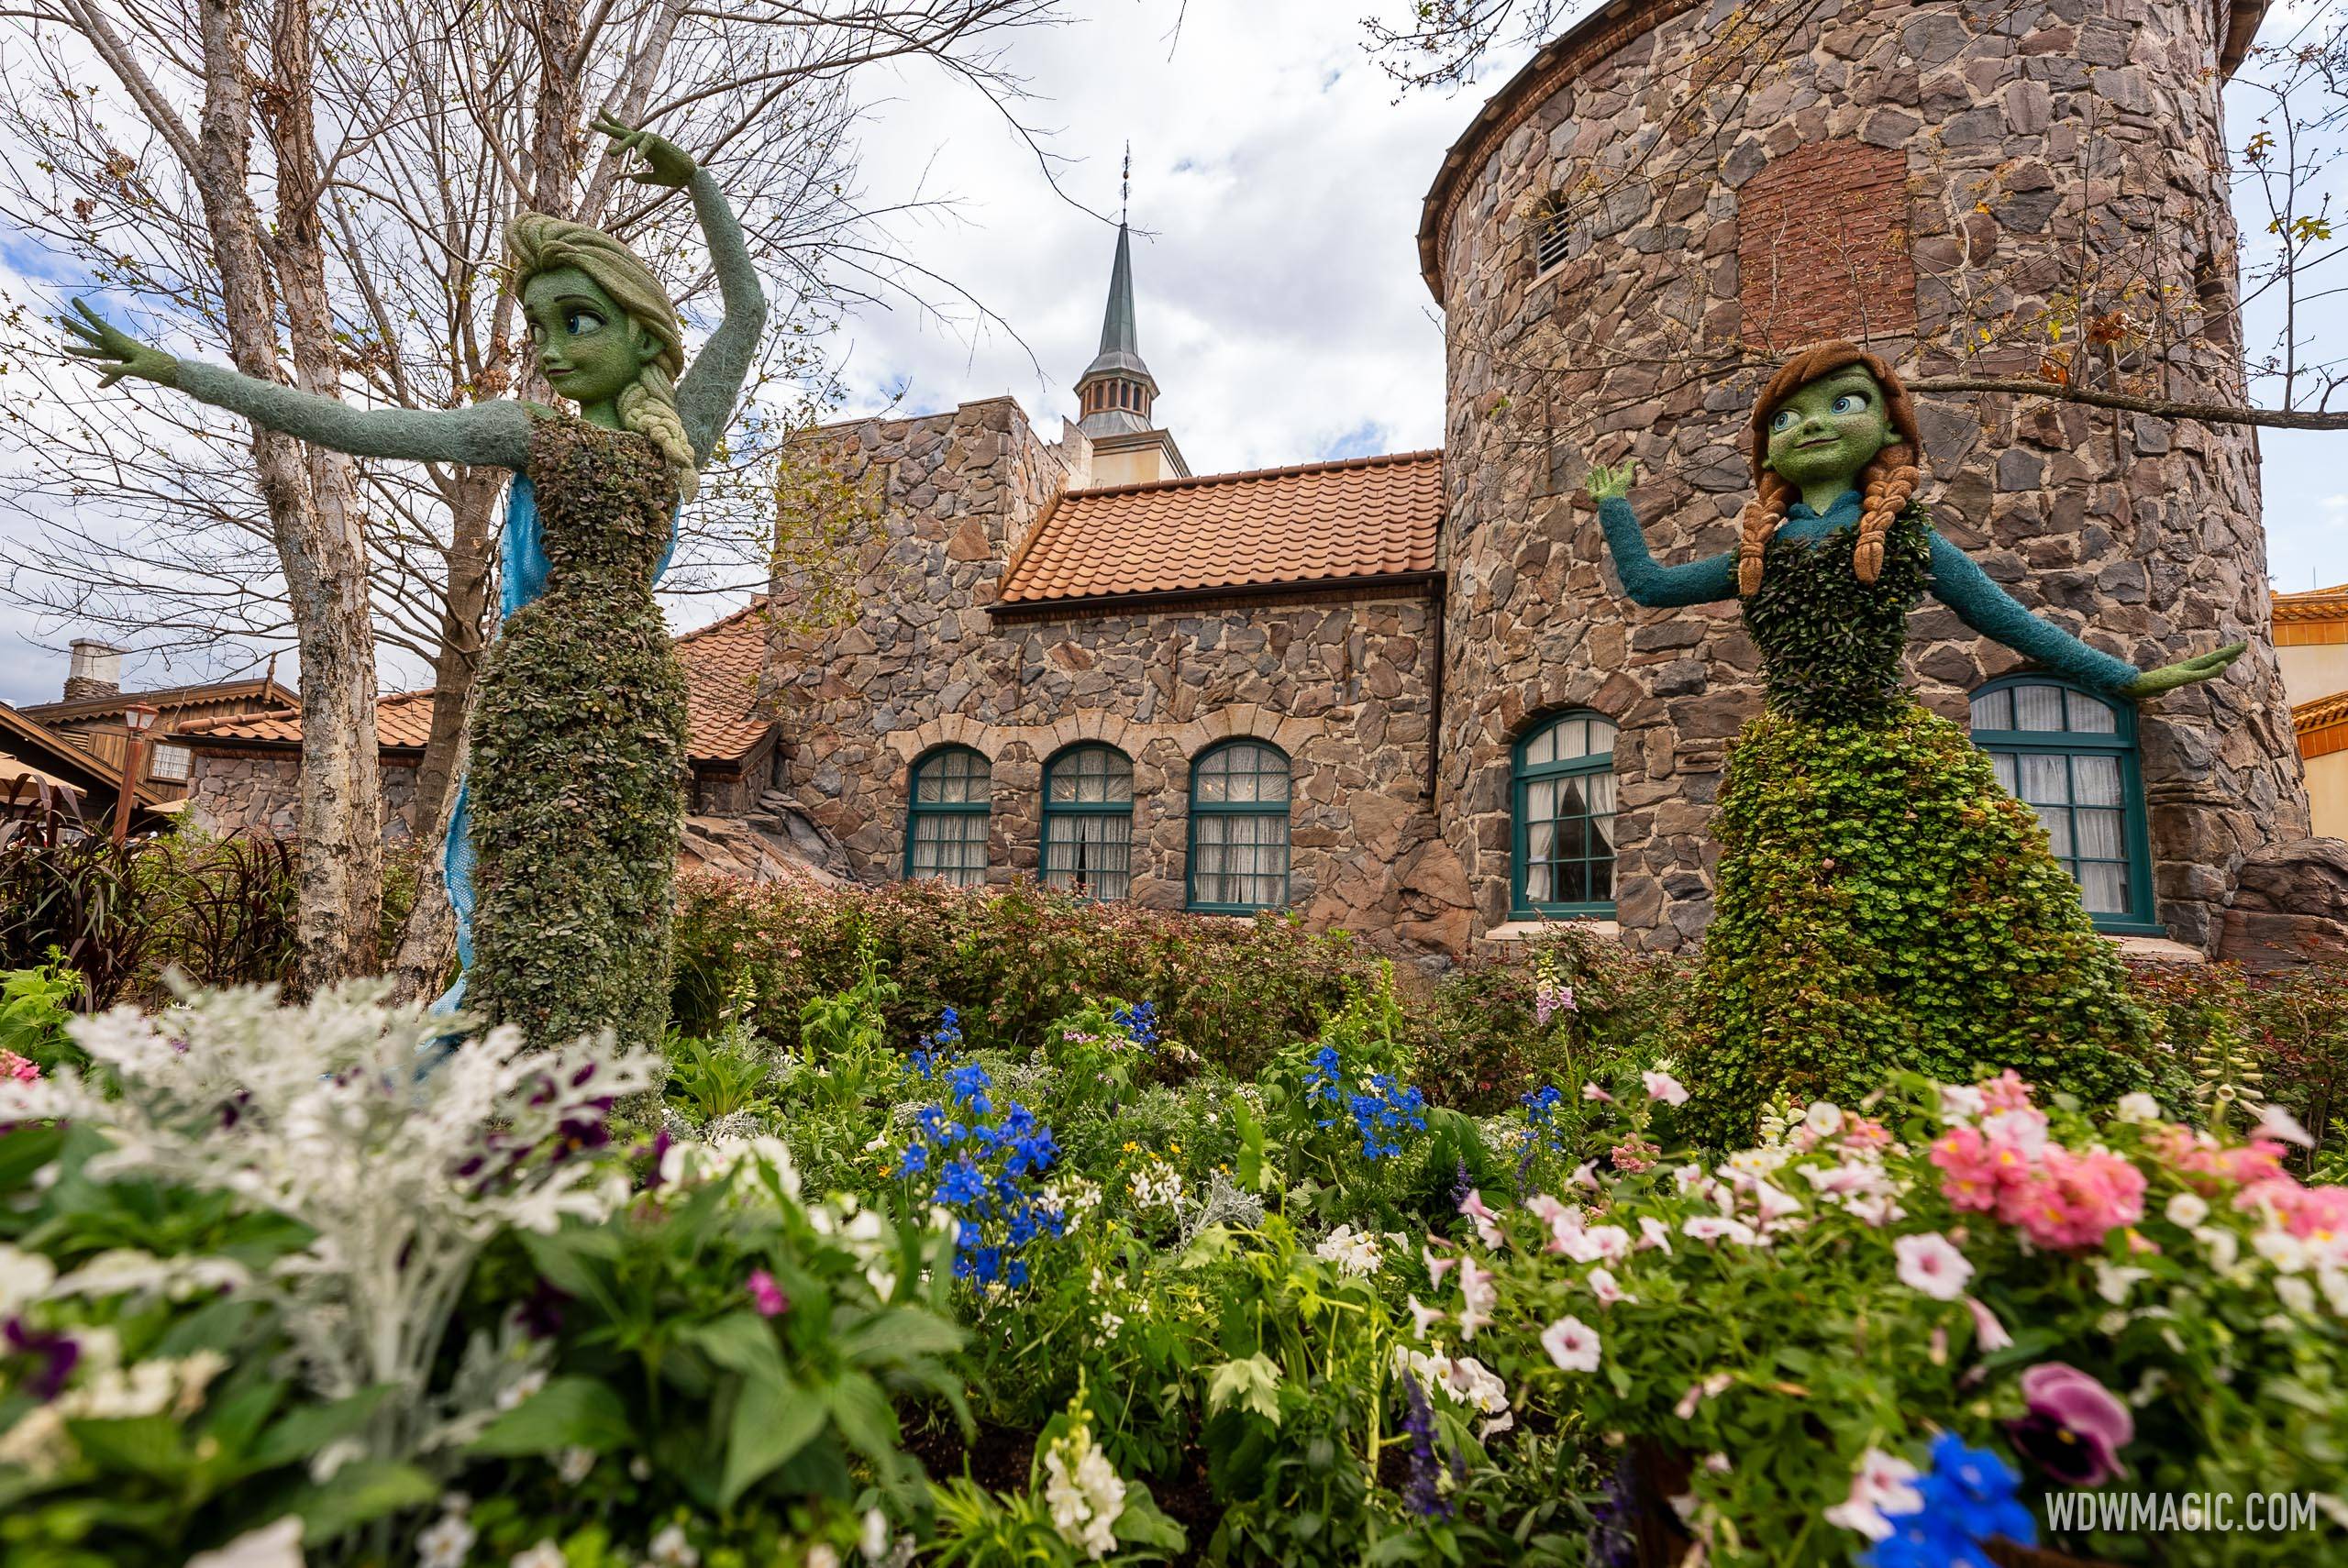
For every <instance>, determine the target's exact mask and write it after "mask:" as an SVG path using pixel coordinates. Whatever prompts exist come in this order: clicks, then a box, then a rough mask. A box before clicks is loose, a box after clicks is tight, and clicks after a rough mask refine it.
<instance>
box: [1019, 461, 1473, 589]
mask: <svg viewBox="0 0 2348 1568" xmlns="http://www.w3.org/2000/svg"><path fill="white" fill-rule="evenodd" d="M1442 518H1443V454H1442V453H1441V452H1439V451H1438V452H1396V453H1392V454H1390V455H1388V456H1385V457H1378V458H1346V459H1345V460H1343V461H1341V462H1332V463H1305V464H1301V465H1299V466H1298V467H1295V468H1287V469H1256V470H1253V471H1251V472H1247V473H1235V474H1207V475H1204V476H1202V477H1201V478H1197V479H1185V480H1161V481H1158V482H1157V483H1153V484H1132V485H1118V486H1115V487H1113V488H1111V489H1107V490H1080V491H1071V492H1069V494H1068V495H1066V496H1063V497H1062V498H1061V500H1060V503H1059V505H1058V507H1056V508H1054V509H1053V511H1052V512H1051V513H1050V514H1049V515H1048V516H1047V517H1046V518H1045V519H1044V521H1043V522H1042V523H1041V524H1040V525H1037V527H1036V531H1035V533H1034V534H1032V535H1031V536H1029V537H1028V540H1027V542H1026V543H1025V544H1024V545H1023V546H1022V547H1020V549H1019V553H1018V554H1017V555H1016V556H1014V557H1013V559H1012V562H1011V569H1010V570H1009V571H1008V572H1006V573H1005V574H1004V576H1003V583H1002V597H1001V599H1000V601H999V602H1001V603H1002V604H1005V605H1014V604H1039V603H1049V602H1053V601H1056V600H1089V599H1097V598H1102V597H1107V596H1111V595H1117V594H1128V593H1131V594H1149V593H1169V592H1179V591H1184V590H1200V589H1215V588H1248V587H1257V586H1261V585H1267V584H1272V583H1300V584H1310V583H1323V582H1343V581H1344V580H1347V579H1350V578H1365V577H1385V576H1389V575H1391V574H1394V573H1400V572H1423V571H1432V570H1434V564H1435V557H1434V546H1435V530H1436V526H1437V525H1438V524H1439V523H1440V522H1441V521H1442Z"/></svg>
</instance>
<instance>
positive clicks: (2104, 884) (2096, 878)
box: [2079, 860, 2128, 915]
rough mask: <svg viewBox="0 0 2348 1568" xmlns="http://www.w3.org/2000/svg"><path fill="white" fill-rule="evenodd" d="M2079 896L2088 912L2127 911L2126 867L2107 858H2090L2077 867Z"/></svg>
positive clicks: (2110, 913)
mask: <svg viewBox="0 0 2348 1568" xmlns="http://www.w3.org/2000/svg"><path fill="white" fill-rule="evenodd" d="M2079 897H2080V900H2081V901H2082V902H2084V903H2085V904H2086V905H2087V907H2088V913H2089V914H2108V915H2124V914H2126V913H2127V912H2128V868H2127V867H2124V866H2116V865H2114V864H2112V863H2111V862H2110V861H2107V860H2090V861H2088V862H2086V863H2085V864H2084V865H2082V866H2081V867H2079Z"/></svg>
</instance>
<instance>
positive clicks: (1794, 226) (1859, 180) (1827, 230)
mask: <svg viewBox="0 0 2348 1568" xmlns="http://www.w3.org/2000/svg"><path fill="white" fill-rule="evenodd" d="M1909 230H1910V224H1909V219H1908V155H1907V154H1906V153H1904V152H1902V151H1900V150H1899V149H1895V148H1883V147H1870V146H1868V145H1867V144H1866V142H1863V141H1860V140H1858V139H1857V138H1853V137H1837V138H1833V139H1830V140H1826V141H1813V142H1807V143H1805V144H1803V145H1802V146H1800V147H1798V148H1796V149H1793V150H1792V151H1791V152H1789V153H1787V154H1786V155H1785V156H1784V157H1782V158H1773V159H1771V160H1769V161H1768V162H1767V164H1766V165H1764V166H1763V167H1762V169H1761V171H1760V172H1758V173H1756V174H1755V175H1754V176H1753V178H1751V179H1750V180H1747V181H1746V182H1744V185H1743V186H1742V187H1740V188H1739V189H1738V191H1737V193H1736V279H1737V293H1738V296H1739V298H1740V301H1741V303H1742V304H1743V305H1744V337H1746V339H1747V340H1749V341H1752V342H1755V343H1759V344H1763V345H1765V346H1767V347H1769V348H1775V349H1779V350H1783V349H1787V348H1795V347H1798V346H1800V345H1801V344H1804V343H1814V342H1817V341H1818V340H1819V339H1821V338H1827V337H1851V338H1859V339H1862V340H1864V339H1866V338H1870V337H1897V336H1899V335H1902V334H1906V333H1911V332H1913V331H1914V330H1915V329H1916V262H1915V258H1914V256H1913V255H1912V254H1911V251H1910V249H1909V243H1910V232H1909Z"/></svg>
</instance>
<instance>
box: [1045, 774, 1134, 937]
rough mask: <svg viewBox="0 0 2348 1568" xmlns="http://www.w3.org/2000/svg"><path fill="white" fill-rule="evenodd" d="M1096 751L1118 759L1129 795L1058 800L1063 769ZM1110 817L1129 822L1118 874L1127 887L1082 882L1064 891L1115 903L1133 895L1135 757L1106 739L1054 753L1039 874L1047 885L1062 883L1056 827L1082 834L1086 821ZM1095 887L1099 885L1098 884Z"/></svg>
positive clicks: (1048, 777)
mask: <svg viewBox="0 0 2348 1568" xmlns="http://www.w3.org/2000/svg"><path fill="white" fill-rule="evenodd" d="M1096 753H1097V754H1099V755H1101V756H1109V757H1113V758H1115V760H1116V762H1117V764H1118V766H1120V767H1123V768H1124V781H1125V798H1124V800H1122V801H1116V800H1100V801H1086V800H1082V799H1077V800H1069V801H1061V800H1057V799H1055V798H1054V796H1053V790H1052V786H1053V784H1054V782H1055V781H1056V779H1057V777H1058V773H1059V771H1060V769H1061V768H1062V767H1067V766H1069V764H1071V763H1074V762H1076V761H1078V760H1079V759H1080V758H1081V757H1083V756H1087V755H1091V754H1096ZM1108 819H1122V820H1123V821H1124V824H1125V837H1124V852H1125V865H1124V870H1123V872H1121V873H1118V875H1120V876H1122V877H1123V878H1124V885H1123V887H1122V888H1121V889H1120V890H1119V891H1117V892H1114V893H1104V892H1100V891H1097V890H1095V889H1094V888H1088V887H1084V886H1082V885H1078V886H1075V887H1071V888H1069V889H1064V890H1066V891H1069V892H1073V893H1075V894H1076V896H1077V897H1079V898H1081V899H1085V900H1092V901H1098V902H1101V903H1112V904H1113V903H1124V901H1126V900H1129V899H1131V898H1132V897H1133V888H1134V860H1133V856H1134V831H1133V821H1134V759H1133V758H1132V757H1130V756H1126V755H1125V754H1124V752H1123V751H1120V750H1119V749H1118V748H1117V747H1115V746H1113V745H1110V744H1109V743H1108V742H1106V741H1078V742H1076V743H1075V744H1074V745H1064V746H1062V747H1060V749H1059V750H1058V751H1056V752H1054V753H1052V755H1051V756H1050V758H1049V759H1048V760H1047V761H1046V762H1045V764H1044V842H1043V845H1042V852H1043V853H1042V856H1041V857H1040V864H1038V866H1037V867H1036V873H1037V875H1038V877H1039V878H1040V879H1041V880H1042V882H1043V884H1044V885H1045V886H1046V887H1047V888H1050V887H1057V886H1058V883H1056V882H1055V881H1054V880H1053V878H1055V877H1057V876H1058V875H1059V869H1058V868H1056V867H1054V866H1053V865H1052V832H1053V829H1054V828H1056V827H1066V828H1069V829H1072V830H1075V831H1077V832H1079V833H1080V832H1081V831H1082V825H1083V824H1084V823H1087V822H1093V821H1105V820H1108ZM1104 831H1105V830H1104ZM1071 842H1073V843H1077V844H1080V845H1081V844H1083V843H1085V842H1087V841H1086V840H1084V839H1082V838H1078V839H1075V840H1072V841H1071ZM1104 844H1105V841H1104ZM1095 887H1096V888H1097V884H1096V885H1095Z"/></svg>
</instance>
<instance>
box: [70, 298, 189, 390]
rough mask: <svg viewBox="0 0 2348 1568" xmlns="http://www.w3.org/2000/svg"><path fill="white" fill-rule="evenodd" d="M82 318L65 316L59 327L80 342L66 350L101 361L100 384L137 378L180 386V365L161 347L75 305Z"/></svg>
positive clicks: (168, 385)
mask: <svg viewBox="0 0 2348 1568" xmlns="http://www.w3.org/2000/svg"><path fill="white" fill-rule="evenodd" d="M72 304H73V308H74V309H75V310H76V311H78V312H80V313H81V319H80V320H79V321H76V320H75V319H74V318H73V317H72V316H70V315H61V316H59V317H58V318H57V325H58V326H61V327H63V328H65V330H66V331H67V332H69V333H71V334H72V336H73V337H75V338H78V339H80V341H79V342H74V341H71V340H69V341H68V342H67V343H66V345H65V351H66V352H67V353H68V354H71V355H72V356H73V357H74V358H76V359H92V360H95V361H97V363H98V364H99V366H100V367H101V369H100V373H99V376H98V385H100V386H102V387H110V386H112V385H114V384H115V382H116V381H120V380H122V378H123V377H125V376H137V377H138V379H139V380H140V381H155V382H158V383H160V384H161V385H163V386H167V387H175V386H177V385H179V384H180V362H179V361H178V360H177V359H172V357H171V356H170V355H169V354H166V353H164V352H163V351H162V350H161V348H149V347H148V346H147V345H146V344H144V343H141V342H139V341H138V339H137V338H136V337H132V336H130V334H128V333H127V332H125V331H123V330H122V328H120V327H118V326H113V325H111V324H110V323H108V322H107V320H106V319H105V317H104V316H102V315H99V314H98V313H97V312H96V311H94V310H92V309H91V308H90V307H89V306H88V305H85V304H83V303H82V302H81V301H80V300H75V301H73V302H72Z"/></svg>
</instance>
